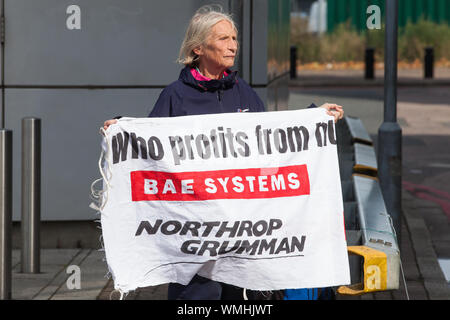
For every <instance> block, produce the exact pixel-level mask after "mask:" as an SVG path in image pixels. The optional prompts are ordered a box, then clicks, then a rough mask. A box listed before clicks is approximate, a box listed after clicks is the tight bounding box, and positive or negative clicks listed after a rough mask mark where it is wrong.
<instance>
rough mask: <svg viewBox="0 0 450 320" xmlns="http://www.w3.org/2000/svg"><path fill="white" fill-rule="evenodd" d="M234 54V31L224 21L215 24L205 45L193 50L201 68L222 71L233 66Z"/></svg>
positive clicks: (235, 46)
mask: <svg viewBox="0 0 450 320" xmlns="http://www.w3.org/2000/svg"><path fill="white" fill-rule="evenodd" d="M236 52H237V35H236V31H235V30H234V29H233V27H232V25H231V23H229V22H228V21H226V20H222V21H220V22H218V23H216V24H215V25H214V26H213V27H212V29H211V34H210V35H209V37H208V39H207V42H206V45H204V46H202V47H200V48H197V49H195V50H194V53H195V54H197V55H198V56H199V64H200V66H201V67H202V66H203V67H206V68H211V69H216V70H217V69H221V70H222V71H223V70H225V69H228V68H231V67H232V66H233V65H234V58H235V56H236Z"/></svg>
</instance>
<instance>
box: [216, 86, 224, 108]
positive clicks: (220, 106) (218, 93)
mask: <svg viewBox="0 0 450 320" xmlns="http://www.w3.org/2000/svg"><path fill="white" fill-rule="evenodd" d="M222 94H223V92H222V90H221V89H219V90H217V99H218V100H219V108H220V111H221V112H223V106H222V98H223V97H222Z"/></svg>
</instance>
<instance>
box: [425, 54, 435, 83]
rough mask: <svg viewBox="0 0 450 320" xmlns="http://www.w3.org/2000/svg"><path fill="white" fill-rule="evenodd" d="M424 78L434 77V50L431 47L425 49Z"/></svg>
mask: <svg viewBox="0 0 450 320" xmlns="http://www.w3.org/2000/svg"><path fill="white" fill-rule="evenodd" d="M424 68H425V70H424V71H425V72H424V73H425V78H426V79H433V76H434V50H433V48H432V47H428V48H425V61H424Z"/></svg>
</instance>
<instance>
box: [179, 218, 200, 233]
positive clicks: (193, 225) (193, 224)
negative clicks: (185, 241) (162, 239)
mask: <svg viewBox="0 0 450 320" xmlns="http://www.w3.org/2000/svg"><path fill="white" fill-rule="evenodd" d="M200 226H201V223H200V222H197V221H186V223H185V224H184V226H183V229H181V231H180V236H185V235H186V234H187V232H188V231H190V232H191V234H192V235H193V236H194V237H198V229H199V228H200Z"/></svg>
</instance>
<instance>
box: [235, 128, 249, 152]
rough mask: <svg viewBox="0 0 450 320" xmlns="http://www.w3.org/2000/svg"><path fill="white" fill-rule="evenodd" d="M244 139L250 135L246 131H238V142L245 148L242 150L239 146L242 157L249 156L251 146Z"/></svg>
mask: <svg viewBox="0 0 450 320" xmlns="http://www.w3.org/2000/svg"><path fill="white" fill-rule="evenodd" d="M244 139H245V140H247V139H248V136H247V135H246V134H245V132H238V133H236V142H237V143H238V144H239V145H240V146H241V147H243V148H244V150H242V148H237V151H238V153H239V154H240V155H241V156H242V157H248V156H250V147H249V146H248V144H247V142H245V141H244Z"/></svg>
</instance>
